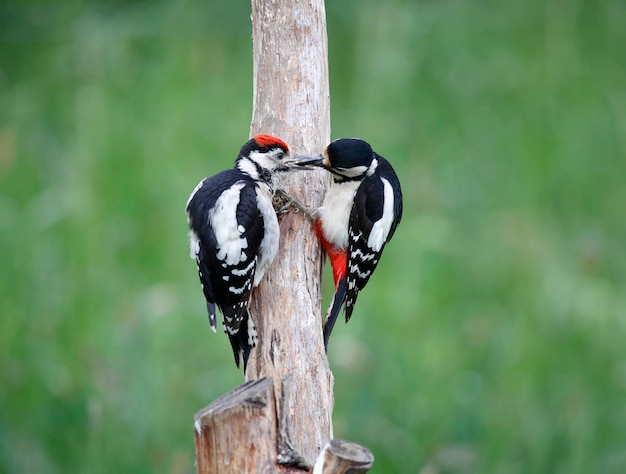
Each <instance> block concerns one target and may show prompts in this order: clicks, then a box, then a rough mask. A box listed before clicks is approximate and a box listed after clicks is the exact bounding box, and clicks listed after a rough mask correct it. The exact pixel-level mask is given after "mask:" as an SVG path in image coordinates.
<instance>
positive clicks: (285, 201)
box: [272, 189, 313, 220]
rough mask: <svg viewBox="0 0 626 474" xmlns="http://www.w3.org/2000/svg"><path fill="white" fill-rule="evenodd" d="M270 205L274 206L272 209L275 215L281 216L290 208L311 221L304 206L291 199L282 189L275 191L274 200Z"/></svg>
mask: <svg viewBox="0 0 626 474" xmlns="http://www.w3.org/2000/svg"><path fill="white" fill-rule="evenodd" d="M272 204H273V205H274V209H275V210H276V215H279V216H280V215H283V214H286V213H288V212H289V209H290V208H292V209H293V210H294V212H295V213H296V214H297V213H300V212H302V213H304V215H305V216H307V217H308V218H309V219H311V220H313V217H312V215H311V212H310V211H309V210H308V209H307V208H306V206H305V205H304V204H302V203H301V202H300V201H298V200H297V199H296V198H294V197H291V196H290V195H289V194H287V193H286V192H285V191H284V190H282V189H277V190H276V192H275V193H274V198H273V200H272Z"/></svg>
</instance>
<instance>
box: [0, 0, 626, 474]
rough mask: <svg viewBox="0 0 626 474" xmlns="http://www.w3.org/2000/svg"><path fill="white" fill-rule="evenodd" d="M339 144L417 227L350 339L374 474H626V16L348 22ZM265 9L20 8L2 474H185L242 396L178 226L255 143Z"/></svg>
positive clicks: (582, 7) (348, 9) (370, 13)
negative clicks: (192, 203) (392, 186)
mask: <svg viewBox="0 0 626 474" xmlns="http://www.w3.org/2000/svg"><path fill="white" fill-rule="evenodd" d="M327 9H328V11H327V13H328V28H329V47H330V70H331V98H332V114H333V116H332V125H333V133H332V135H333V137H335V138H336V137H340V136H360V137H363V138H366V139H367V140H368V141H370V142H371V143H372V145H373V146H374V148H375V149H376V150H377V151H378V152H379V153H381V154H383V155H384V156H386V157H388V158H389V159H390V160H391V161H392V162H393V163H394V165H395V167H396V169H397V170H398V172H399V174H400V177H401V180H402V183H403V190H404V194H405V214H404V220H403V223H402V225H401V227H400V228H399V231H398V232H397V233H396V236H395V237H394V240H393V241H392V243H391V244H390V245H389V246H388V248H387V250H386V251H385V257H384V258H383V260H382V262H381V265H380V266H379V269H378V270H377V275H376V276H374V277H373V278H372V281H371V282H370V284H369V285H368V287H367V289H366V290H365V291H364V292H363V293H362V295H361V296H360V297H359V304H358V305H357V310H356V313H355V315H354V318H353V319H352V320H351V322H350V325H349V326H344V325H339V326H338V327H337V328H336V330H335V333H334V336H333V337H334V344H332V346H331V351H330V357H331V365H332V366H333V369H334V373H335V378H336V383H335V389H336V394H335V396H336V398H335V399H336V408H335V414H334V419H335V436H337V437H344V438H348V439H352V440H355V441H358V442H361V443H363V444H365V445H367V446H368V447H370V448H371V449H372V450H373V451H374V454H375V456H376V464H375V469H374V472H384V473H391V472H403V473H404V472H416V473H417V472H421V473H422V474H431V473H457V472H458V473H461V472H462V473H466V472H467V473H469V472H476V473H478V472H502V473H522V472H523V473H527V472H532V473H561V472H567V473H575V472H581V473H583V472H584V473H589V472H594V473H618V472H623V471H624V470H626V409H625V406H624V399H625V396H626V351H624V348H623V347H624V343H623V341H624V338H625V332H626V331H625V325H624V321H625V317H626V311H625V309H624V308H626V292H625V291H624V290H625V286H624V281H625V277H626V257H625V254H624V251H623V245H624V242H626V219H624V209H625V203H626V186H624V181H625V178H626V173H625V172H626V162H625V158H626V154H625V147H626V141H625V139H624V137H626V85H625V84H626V50H625V49H624V48H623V45H624V44H625V40H626V33H624V29H623V25H624V24H625V23H626V8H625V6H624V3H623V2H619V1H617V0H613V1H607V2H585V1H582V0H581V1H570V2H564V1H560V0H531V1H529V2H521V3H520V2H517V3H516V2H476V1H471V2H460V1H446V2H427V1H420V2H406V1H401V0H394V1H390V2H386V3H384V4H382V3H380V2H374V1H371V0H367V1H358V2H357V1H356V0H350V1H346V2H329V4H328V5H327ZM250 34H251V33H250V25H249V5H248V4H247V3H245V2H230V3H227V2H220V3H216V2H212V3H208V2H197V1H184V2H173V3H165V2H121V1H117V2H109V3H94V2H92V3H89V2H80V1H69V0H67V1H63V2H57V3H54V4H48V3H43V2H42V3H38V2H22V3H18V2H10V3H5V4H2V5H1V6H0V245H1V246H2V252H1V254H0V255H1V261H0V282H1V284H0V314H1V316H0V318H1V319H0V371H1V372H0V374H1V377H2V387H3V388H2V390H0V471H1V472H11V473H21V472H38V473H44V474H45V473H60V472H89V473H99V472H137V473H141V472H146V473H148V472H150V473H153V472H170V473H188V472H193V438H192V431H191V429H192V428H191V417H192V415H193V413H194V412H195V411H196V410H197V409H198V408H200V407H201V406H203V405H205V404H206V403H207V402H208V401H210V400H212V399H214V398H216V397H217V396H218V395H220V394H222V393H223V392H225V391H227V390H228V389H230V388H231V387H233V386H235V385H237V384H238V383H239V382H240V380H241V375H240V373H239V372H237V371H236V370H235V369H234V366H233V364H232V360H231V354H230V351H229V349H228V343H227V342H226V338H225V337H221V336H214V335H213V334H212V333H211V331H210V330H209V327H208V324H207V321H206V318H205V317H204V308H203V302H202V298H201V295H200V293H199V287H198V283H197V277H196V275H195V268H194V265H193V262H191V261H190V260H189V259H188V257H187V243H186V220H185V216H184V212H183V209H184V204H185V201H186V199H187V196H188V194H189V192H190V190H191V189H192V188H193V186H194V185H195V184H196V183H197V181H199V179H200V178H202V177H203V176H205V175H208V174H213V173H215V172H217V171H218V170H220V169H223V168H225V167H227V166H230V164H231V163H232V160H233V159H234V157H235V153H236V152H237V149H238V147H239V146H240V144H241V142H242V140H243V138H242V137H246V136H247V133H248V130H249V122H250V117H251V88H252V79H251V73H252V66H251V42H250Z"/></svg>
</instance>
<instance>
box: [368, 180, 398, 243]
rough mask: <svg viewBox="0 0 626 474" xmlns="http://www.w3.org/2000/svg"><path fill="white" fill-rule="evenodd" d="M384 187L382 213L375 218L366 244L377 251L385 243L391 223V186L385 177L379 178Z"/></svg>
mask: <svg viewBox="0 0 626 474" xmlns="http://www.w3.org/2000/svg"><path fill="white" fill-rule="evenodd" d="M381 181H382V182H383V187H384V190H385V192H384V196H385V203H384V205H383V215H382V217H381V218H380V219H379V220H377V221H376V222H375V223H374V225H373V226H372V231H371V232H370V235H369V237H368V239H367V246H368V247H369V248H371V249H372V250H374V251H375V252H378V251H379V250H380V249H381V248H383V245H385V241H386V240H387V236H388V235H389V231H390V230H391V224H393V188H392V187H391V184H389V181H387V180H386V179H385V178H381Z"/></svg>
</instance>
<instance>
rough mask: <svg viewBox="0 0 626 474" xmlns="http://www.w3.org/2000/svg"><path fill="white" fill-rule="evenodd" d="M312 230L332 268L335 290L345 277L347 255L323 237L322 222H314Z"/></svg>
mask: <svg viewBox="0 0 626 474" xmlns="http://www.w3.org/2000/svg"><path fill="white" fill-rule="evenodd" d="M313 230H315V235H317V237H318V238H319V239H320V242H321V243H322V248H323V249H324V250H325V251H326V254H327V255H328V259H329V260H330V266H331V267H332V268H333V279H334V280H335V290H336V289H337V286H338V285H339V281H340V280H341V279H342V278H343V277H345V276H346V267H347V265H348V254H347V252H346V251H345V250H343V249H338V248H337V247H335V246H334V245H333V244H331V243H330V242H329V241H328V240H326V238H325V237H324V231H323V229H322V221H320V220H318V221H315V224H313Z"/></svg>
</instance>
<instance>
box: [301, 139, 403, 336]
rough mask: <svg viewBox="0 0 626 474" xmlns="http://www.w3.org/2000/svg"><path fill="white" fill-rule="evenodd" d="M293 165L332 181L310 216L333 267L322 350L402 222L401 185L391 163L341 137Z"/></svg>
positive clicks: (360, 143)
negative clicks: (322, 172) (316, 171)
mask: <svg viewBox="0 0 626 474" xmlns="http://www.w3.org/2000/svg"><path fill="white" fill-rule="evenodd" d="M296 165H298V166H301V167H304V168H309V167H310V166H319V167H322V168H324V169H326V170H328V171H329V172H330V173H331V175H332V182H331V185H330V188H329V189H328V192H327V193H326V196H325V198H324V202H323V204H322V206H321V207H320V208H318V209H316V210H314V211H313V212H312V216H313V219H314V221H315V223H314V229H315V232H316V234H317V236H318V237H319V239H320V241H321V243H322V247H323V248H324V250H325V251H326V253H327V254H328V257H329V259H330V263H331V266H332V269H333V278H334V281H335V294H334V297H333V301H332V304H331V306H330V309H329V311H328V313H327V315H326V319H325V322H324V346H325V347H326V348H328V339H329V338H330V333H331V332H332V330H333V327H334V325H335V322H336V320H337V316H338V315H339V311H340V309H341V307H342V306H344V305H345V317H346V322H348V321H349V320H350V317H351V316H352V311H353V309H354V304H355V303H356V299H357V296H358V294H359V291H361V290H362V289H363V288H364V287H365V285H366V284H367V282H368V280H369V279H370V277H371V276H372V273H373V272H374V270H375V269H376V266H377V265H378V261H379V260H380V257H381V255H382V252H383V250H384V248H385V245H386V244H387V242H389V240H391V238H392V237H393V234H394V232H395V230H396V227H397V226H398V223H399V222H400V219H401V218H402V191H401V189H400V181H399V179H398V176H397V175H396V173H395V171H394V170H393V168H392V167H391V165H390V164H389V162H388V161H387V160H386V159H385V158H383V157H382V156H380V155H379V154H377V153H376V152H375V151H374V150H372V147H371V146H370V145H369V143H367V142H366V141H364V140H360V139H358V138H340V139H338V140H335V141H334V142H332V143H331V144H330V145H328V146H327V147H326V148H325V149H324V151H323V153H322V155H321V156H319V157H317V158H303V159H300V160H298V161H297V162H296Z"/></svg>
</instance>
